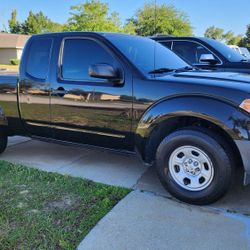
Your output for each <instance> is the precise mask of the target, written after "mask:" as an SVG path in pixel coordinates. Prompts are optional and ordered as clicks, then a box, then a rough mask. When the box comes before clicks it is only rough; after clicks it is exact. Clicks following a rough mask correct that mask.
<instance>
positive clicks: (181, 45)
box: [173, 41, 211, 64]
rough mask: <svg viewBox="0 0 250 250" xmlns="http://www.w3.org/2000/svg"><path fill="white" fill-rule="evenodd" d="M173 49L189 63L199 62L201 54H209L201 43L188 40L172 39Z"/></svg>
mask: <svg viewBox="0 0 250 250" xmlns="http://www.w3.org/2000/svg"><path fill="white" fill-rule="evenodd" d="M173 51H174V52H175V53H176V54H177V55H179V56H180V57H182V58H183V59H184V60H186V61H187V62H189V63H190V64H200V57H201V55H202V54H211V52H210V51H209V50H207V49H206V48H205V47H203V46H202V45H200V44H198V43H194V42H188V41H174V43H173Z"/></svg>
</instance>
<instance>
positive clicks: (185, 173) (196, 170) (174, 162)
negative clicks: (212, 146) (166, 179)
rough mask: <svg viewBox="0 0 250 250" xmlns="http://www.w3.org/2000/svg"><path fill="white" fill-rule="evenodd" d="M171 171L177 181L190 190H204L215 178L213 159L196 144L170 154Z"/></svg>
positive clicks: (180, 148)
mask: <svg viewBox="0 0 250 250" xmlns="http://www.w3.org/2000/svg"><path fill="white" fill-rule="evenodd" d="M169 171H170V174H171V176H172V177H173V179H174V180H175V182H176V183H177V184H178V185H179V186H181V187H182V188H184V189H186V190H189V191H201V190H204V189H205V188H206V187H208V186H209V184H210V183H211V182H212V180H213V178H214V167H213V163H212V161H211V159H210V158H209V157H208V155H207V154H206V153H205V152H204V151H202V150H201V149H199V148H197V147H194V146H182V147H179V148H177V149H176V150H175V151H174V152H173V153H172V154H171V155H170V158H169Z"/></svg>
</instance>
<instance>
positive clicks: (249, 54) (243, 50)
mask: <svg viewBox="0 0 250 250" xmlns="http://www.w3.org/2000/svg"><path fill="white" fill-rule="evenodd" d="M228 47H230V48H231V49H233V50H235V51H237V52H238V53H239V54H241V55H242V56H245V57H246V58H247V59H250V52H249V50H248V49H247V48H244V47H239V46H237V45H228Z"/></svg>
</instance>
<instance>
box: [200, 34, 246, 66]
mask: <svg viewBox="0 0 250 250" xmlns="http://www.w3.org/2000/svg"><path fill="white" fill-rule="evenodd" d="M202 39H203V40H204V41H205V42H206V43H208V44H209V45H210V46H211V47H213V48H214V49H216V50H217V51H218V52H220V53H221V54H222V55H223V56H224V57H226V58H227V59H228V60H229V61H230V62H240V61H242V60H245V59H246V58H245V57H243V56H242V55H240V54H239V53H237V52H236V51H235V50H232V49H231V48H229V47H228V46H227V45H225V44H223V43H221V42H218V41H216V40H214V39H209V38H202Z"/></svg>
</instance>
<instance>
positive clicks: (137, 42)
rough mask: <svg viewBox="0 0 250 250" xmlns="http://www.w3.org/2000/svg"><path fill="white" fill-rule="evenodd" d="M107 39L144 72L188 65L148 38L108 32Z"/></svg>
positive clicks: (173, 68)
mask: <svg viewBox="0 0 250 250" xmlns="http://www.w3.org/2000/svg"><path fill="white" fill-rule="evenodd" d="M107 39H108V40H109V41H110V42H112V43H113V44H114V45H115V46H116V47H117V48H118V49H119V50H120V51H121V52H122V53H123V54H124V55H125V56H126V57H127V58H128V59H129V60H130V61H131V62H132V63H133V64H134V65H135V66H136V67H137V68H138V69H139V70H140V71H142V72H143V73H144V74H149V73H150V72H153V71H154V70H156V69H170V70H176V69H180V68H185V67H190V65H188V64H187V63H186V62H185V61H183V60H182V59H181V58H180V57H178V56H177V55H176V54H174V53H173V52H172V51H170V50H169V49H167V48H166V47H164V46H163V45H161V44H160V43H158V42H155V41H153V40H151V39H149V38H144V37H139V36H129V35H120V36H117V35H111V34H109V35H108V36H107Z"/></svg>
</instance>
